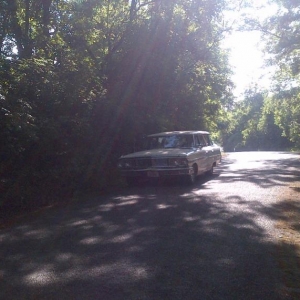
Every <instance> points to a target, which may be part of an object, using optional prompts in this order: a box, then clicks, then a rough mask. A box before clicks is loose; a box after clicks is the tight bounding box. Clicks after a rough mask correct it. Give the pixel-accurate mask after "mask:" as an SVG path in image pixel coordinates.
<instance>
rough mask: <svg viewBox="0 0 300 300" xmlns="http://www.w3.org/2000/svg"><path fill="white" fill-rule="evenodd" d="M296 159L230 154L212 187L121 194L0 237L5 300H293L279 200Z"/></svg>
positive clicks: (0, 289)
mask: <svg viewBox="0 0 300 300" xmlns="http://www.w3.org/2000/svg"><path fill="white" fill-rule="evenodd" d="M299 177H300V165H299V156H296V155H292V154H289V153H275V152H270V153H268V152H253V153H231V154H229V155H228V156H227V157H226V158H225V159H224V160H223V162H222V165H221V166H220V167H219V168H218V169H217V170H216V175H215V176H214V177H212V178H211V179H210V180H207V179H205V178H200V179H199V180H198V181H197V183H196V184H195V185H194V186H193V187H187V186H184V185H181V184H178V183H177V184H171V183H165V184H159V185H157V186H151V185H150V186H149V185H148V186H147V185H146V186H140V187H136V188H128V189H124V190H122V191H121V192H120V193H119V194H117V193H116V194H114V195H110V196H105V197H103V196H99V197H95V198H94V199H90V200H88V201H85V202H83V203H78V204H77V205H75V206H73V207H70V208H64V209H59V210H58V211H51V212H47V213H45V214H44V215H43V216H42V217H40V218H38V219H35V220H32V221H31V222H27V223H23V224H18V225H16V226H15V227H13V228H10V229H5V230H2V231H0V299H60V300H62V299H78V300H79V299H80V300H81V299H103V300H111V299H130V300H131V299H133V300H135V299H136V300H137V299H141V300H143V299H145V300H146V299H153V300H157V299H172V300H176V299H199V300H208V299H212V300H217V299H220V300H227V299H228V300H234V299H242V300H247V299H249V300H250V299H255V300H264V299H266V300H267V299H268V300H270V299H271V300H276V299H278V300H279V299H280V300H281V299H289V297H288V296H287V295H286V292H285V289H284V285H283V278H282V273H281V271H280V269H279V267H278V263H277V260H276V251H277V250H276V249H277V248H276V241H277V238H278V236H277V235H278V233H277V232H276V230H275V229H274V223H275V222H276V220H278V219H279V218H280V217H281V212H280V203H279V201H278V195H279V194H280V193H281V191H282V188H284V187H285V186H287V185H288V184H289V183H290V182H293V181H295V180H299Z"/></svg>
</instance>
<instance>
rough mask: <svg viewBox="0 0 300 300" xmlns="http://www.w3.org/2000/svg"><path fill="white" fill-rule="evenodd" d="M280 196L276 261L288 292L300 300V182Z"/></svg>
mask: <svg viewBox="0 0 300 300" xmlns="http://www.w3.org/2000/svg"><path fill="white" fill-rule="evenodd" d="M282 196H283V197H282V198H283V199H282V202H281V204H282V206H281V208H282V214H283V218H282V219H281V220H280V221H279V222H278V223H277V228H278V229H279V231H280V236H279V245H278V260H279V264H280V267H281V269H282V270H283V276H284V284H285V286H286V288H287V290H288V292H289V293H290V294H291V296H292V297H293V299H300V182H297V183H292V184H291V185H290V186H289V187H287V191H286V193H284V195H282Z"/></svg>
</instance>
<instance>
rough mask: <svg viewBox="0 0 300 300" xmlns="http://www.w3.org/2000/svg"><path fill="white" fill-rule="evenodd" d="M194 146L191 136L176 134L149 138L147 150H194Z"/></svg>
mask: <svg viewBox="0 0 300 300" xmlns="http://www.w3.org/2000/svg"><path fill="white" fill-rule="evenodd" d="M193 145H194V142H193V136H192V135H191V134H186V135H183V134H174V135H163V136H151V137H148V141H147V149H162V148H192V147H193Z"/></svg>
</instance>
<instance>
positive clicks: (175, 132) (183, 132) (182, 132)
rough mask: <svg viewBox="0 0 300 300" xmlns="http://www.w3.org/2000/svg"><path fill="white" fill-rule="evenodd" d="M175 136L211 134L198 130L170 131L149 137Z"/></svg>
mask: <svg viewBox="0 0 300 300" xmlns="http://www.w3.org/2000/svg"><path fill="white" fill-rule="evenodd" d="M175 134H183V135H185V134H209V132H207V131H197V130H190V131H168V132H160V133H155V134H150V135H148V136H149V137H155V136H168V135H175Z"/></svg>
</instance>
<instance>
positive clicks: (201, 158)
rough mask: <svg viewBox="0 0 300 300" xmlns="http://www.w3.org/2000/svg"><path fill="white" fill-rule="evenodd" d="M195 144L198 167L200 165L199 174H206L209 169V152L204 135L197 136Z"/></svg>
mask: <svg viewBox="0 0 300 300" xmlns="http://www.w3.org/2000/svg"><path fill="white" fill-rule="evenodd" d="M195 143H196V148H197V151H196V155H197V165H198V173H199V174H201V173H204V172H206V171H207V168H208V161H207V160H208V152H207V149H206V147H207V145H206V142H205V139H204V138H203V135H202V134H196V135H195Z"/></svg>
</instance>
